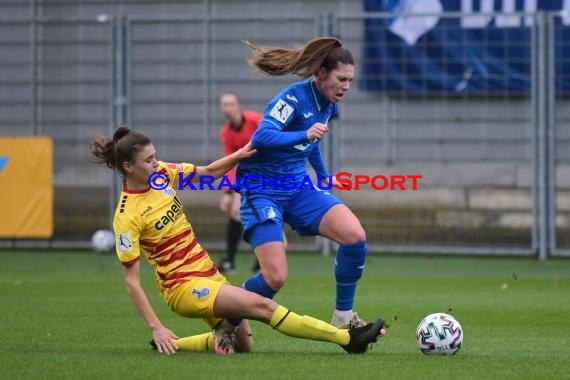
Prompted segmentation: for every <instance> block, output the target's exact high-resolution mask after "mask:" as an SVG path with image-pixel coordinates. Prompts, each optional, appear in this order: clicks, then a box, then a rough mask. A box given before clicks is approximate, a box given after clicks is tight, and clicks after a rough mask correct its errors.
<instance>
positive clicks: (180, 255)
mask: <svg viewBox="0 0 570 380" xmlns="http://www.w3.org/2000/svg"><path fill="white" fill-rule="evenodd" d="M197 244H198V240H196V239H194V240H192V242H191V243H190V244H189V245H188V246H186V247H184V248H182V249H179V250H177V251H174V252H172V250H173V249H174V248H172V249H169V250H168V251H165V252H161V254H160V256H165V255H167V254H168V253H170V252H172V254H171V255H170V257H169V258H167V259H166V260H162V261H159V260H156V263H157V264H158V265H160V266H168V265H170V264H172V263H173V262H175V261H178V260H180V259H183V258H184V257H185V256H186V255H187V254H188V252H191V251H192V250H193V249H194V247H195V246H196V245H197Z"/></svg>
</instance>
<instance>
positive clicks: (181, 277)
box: [162, 265, 218, 289]
mask: <svg viewBox="0 0 570 380" xmlns="http://www.w3.org/2000/svg"><path fill="white" fill-rule="evenodd" d="M217 271H218V269H217V268H216V266H215V265H212V268H211V269H208V270H206V271H194V272H180V273H177V274H176V278H172V279H170V280H167V281H165V282H164V283H163V284H162V287H163V288H165V289H168V288H172V287H173V286H175V285H178V284H181V283H183V282H186V281H188V278H189V277H210V276H213V275H214V274H215V273H216V272H217Z"/></svg>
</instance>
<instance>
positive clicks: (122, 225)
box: [113, 161, 216, 291]
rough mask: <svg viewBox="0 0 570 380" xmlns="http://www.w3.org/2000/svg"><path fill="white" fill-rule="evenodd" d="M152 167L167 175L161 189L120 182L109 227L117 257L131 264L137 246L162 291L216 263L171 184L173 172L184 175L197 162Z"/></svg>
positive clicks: (137, 254)
mask: <svg viewBox="0 0 570 380" xmlns="http://www.w3.org/2000/svg"><path fill="white" fill-rule="evenodd" d="M157 171H161V172H163V173H165V174H167V175H168V177H169V178H170V185H169V186H168V187H166V188H165V189H164V190H155V189H152V188H148V189H147V190H143V191H132V190H128V189H127V188H126V186H125V185H124V184H123V190H122V192H121V197H120V199H119V204H118V205H117V209H116V210H115V217H114V220H113V229H114V231H115V237H116V252H117V256H118V258H119V261H120V262H121V263H122V264H123V265H126V266H129V265H132V264H133V263H134V262H136V261H137V260H139V258H140V254H141V252H142V253H143V254H144V256H146V258H147V259H148V262H149V263H150V265H151V266H152V267H153V268H154V269H155V272H156V277H157V284H158V287H159V289H160V290H161V291H163V290H165V289H169V288H173V287H175V286H176V285H178V284H180V283H183V282H184V281H186V280H188V279H189V278H190V277H194V276H199V277H208V276H211V275H213V274H215V273H216V267H215V265H214V263H213V262H212V260H211V259H210V258H209V256H208V253H207V252H206V250H205V249H204V248H202V246H201V245H200V243H198V240H197V239H196V235H194V230H193V229H192V225H191V224H190V222H189V221H188V219H187V218H186V214H185V213H184V209H183V207H182V203H181V202H180V200H179V199H178V198H177V196H176V191H175V190H174V188H176V187H178V175H179V174H178V173H184V176H187V175H189V174H190V173H192V172H195V171H196V167H195V166H194V165H192V164H186V163H183V164H171V163H165V162H162V161H160V162H159V166H158V168H157ZM173 187H174V188H173Z"/></svg>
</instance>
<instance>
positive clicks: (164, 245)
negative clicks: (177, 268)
mask: <svg viewBox="0 0 570 380" xmlns="http://www.w3.org/2000/svg"><path fill="white" fill-rule="evenodd" d="M191 232H192V230H190V229H188V230H184V231H182V232H180V233H179V234H177V235H174V236H173V237H171V238H170V239H168V240H166V241H165V242H164V243H161V244H159V245H157V246H156V248H155V249H154V251H155V252H160V251H163V250H164V249H166V248H168V247H170V246H171V245H174V244H176V243H178V242H179V241H180V240H182V239H184V238H186V237H188V236H189V235H190V233H191Z"/></svg>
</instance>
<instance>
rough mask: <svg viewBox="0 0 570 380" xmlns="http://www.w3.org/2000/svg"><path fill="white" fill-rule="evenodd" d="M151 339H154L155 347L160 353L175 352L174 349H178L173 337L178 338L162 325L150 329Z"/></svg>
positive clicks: (168, 353)
mask: <svg viewBox="0 0 570 380" xmlns="http://www.w3.org/2000/svg"><path fill="white" fill-rule="evenodd" d="M152 339H154V343H155V344H156V348H157V349H158V352H160V353H161V354H163V353H164V354H167V355H170V354H175V353H176V350H178V346H177V345H176V342H175V341H174V339H178V337H177V336H176V334H174V333H173V332H172V331H170V330H169V329H167V328H166V327H164V326H160V327H157V328H155V329H153V330H152Z"/></svg>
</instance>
